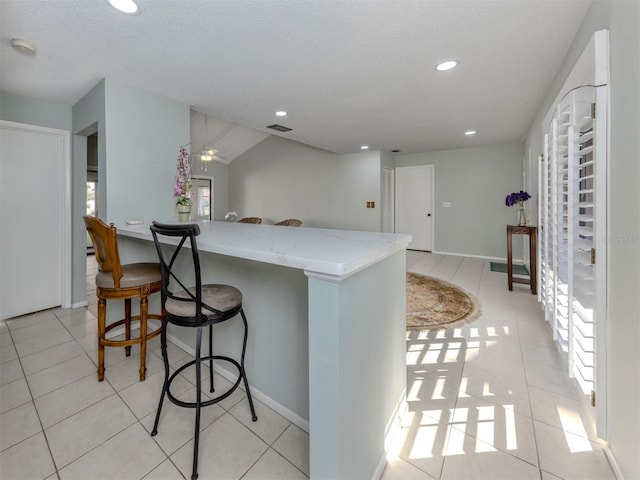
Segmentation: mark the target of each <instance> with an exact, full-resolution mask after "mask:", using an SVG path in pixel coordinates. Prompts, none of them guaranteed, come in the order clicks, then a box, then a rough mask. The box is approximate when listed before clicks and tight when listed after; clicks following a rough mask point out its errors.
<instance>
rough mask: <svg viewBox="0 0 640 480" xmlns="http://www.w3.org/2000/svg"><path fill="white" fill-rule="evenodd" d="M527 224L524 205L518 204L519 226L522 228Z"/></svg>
mask: <svg viewBox="0 0 640 480" xmlns="http://www.w3.org/2000/svg"><path fill="white" fill-rule="evenodd" d="M526 224H527V215H526V213H525V211H524V203H523V202H519V203H518V225H519V226H521V227H522V226H524V225H526Z"/></svg>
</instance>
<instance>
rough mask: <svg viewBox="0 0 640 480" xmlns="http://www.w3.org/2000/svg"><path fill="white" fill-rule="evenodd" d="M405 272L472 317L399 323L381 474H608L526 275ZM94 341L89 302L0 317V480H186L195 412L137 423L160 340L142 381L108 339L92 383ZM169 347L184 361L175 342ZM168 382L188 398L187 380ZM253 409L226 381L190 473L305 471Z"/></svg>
mask: <svg viewBox="0 0 640 480" xmlns="http://www.w3.org/2000/svg"><path fill="white" fill-rule="evenodd" d="M89 258H90V259H91V257H89ZM90 265H91V263H90ZM91 268H92V267H89V271H91V270H90V269H91ZM407 269H408V270H409V271H412V272H416V273H423V274H428V275H432V276H436V277H439V278H442V279H444V280H447V281H449V282H452V283H455V284H457V285H459V286H461V287H463V288H464V289H466V290H467V291H469V292H470V293H472V294H474V295H475V296H476V297H477V298H478V299H479V301H480V303H481V305H482V316H481V317H480V318H479V319H478V320H476V321H475V322H474V323H473V324H471V325H469V326H465V327H462V328H458V329H452V330H439V331H429V332H408V334H407V394H408V403H409V412H408V413H407V414H406V415H405V416H404V418H403V422H402V428H401V431H400V432H399V433H398V435H397V436H396V438H395V441H394V443H393V445H392V448H391V452H390V454H389V457H388V465H387V468H386V469H385V472H384V474H383V479H384V480H392V479H434V478H435V479H453V478H458V479H466V478H474V479H475V478H491V479H497V478H505V479H507V478H508V479H517V478H535V479H543V480H551V479H556V478H567V479H570V478H575V479H583V478H597V479H607V478H614V475H613V473H612V470H611V468H610V467H609V464H608V462H607V460H606V457H605V455H604V453H603V449H602V446H601V445H600V444H599V442H598V440H597V438H596V437H595V434H594V432H593V428H592V427H591V423H590V422H589V420H588V419H589V417H588V416H587V415H586V413H585V410H584V409H585V408H588V407H584V406H583V402H581V401H580V399H579V397H578V396H577V395H576V393H575V389H574V387H573V385H572V384H571V382H570V381H569V380H568V379H567V378H566V375H565V374H564V371H563V370H562V357H561V356H560V355H559V354H558V352H557V350H556V349H555V346H554V343H553V341H552V339H551V333H550V330H549V329H548V327H547V325H546V324H545V322H544V321H543V319H542V312H541V310H540V308H539V306H538V304H537V303H536V299H535V296H534V295H531V294H530V293H529V292H528V290H527V288H526V287H525V286H523V285H515V286H514V291H513V292H508V291H507V288H506V276H505V274H500V273H496V272H491V271H490V268H489V262H488V261H485V260H481V259H474V258H466V257H453V256H443V255H436V254H423V253H418V252H408V255H407ZM93 274H94V273H93V271H91V273H89V279H88V289H89V291H90V292H91V293H93V288H94V287H93V285H92V284H91V277H92V276H93ZM92 308H93V310H92ZM92 312H93V313H92ZM96 351H97V343H96V320H95V301H94V300H93V299H91V297H89V306H88V308H86V309H84V308H83V309H76V310H63V309H53V310H48V311H44V312H39V313H36V314H33V315H27V316H24V317H20V318H16V319H12V320H8V321H6V322H0V477H1V478H2V479H3V480H34V479H47V480H49V479H57V478H59V479H74V478H79V479H80V478H81V479H96V480H101V479H113V478H122V479H127V480H130V479H147V480H155V479H182V478H189V477H190V472H191V452H192V448H193V432H192V425H193V412H192V411H191V410H188V409H183V408H179V407H176V406H174V405H173V404H171V403H168V402H165V406H164V413H163V417H162V422H161V428H160V431H159V433H158V435H157V436H156V437H151V436H150V435H149V433H148V432H149V430H150V429H151V426H152V424H153V420H154V414H155V408H156V406H157V400H158V396H159V391H160V388H161V383H162V368H163V367H162V361H161V357H160V349H159V342H158V339H154V341H153V342H152V345H151V346H150V350H149V352H148V359H147V368H148V370H147V380H146V381H145V382H138V379H137V375H138V365H137V364H138V359H137V357H136V355H135V353H132V356H131V357H129V358H126V357H124V355H121V356H120V355H117V351H115V350H112V351H111V350H108V351H107V355H108V361H109V362H110V363H109V368H108V369H107V373H106V380H105V382H102V383H98V382H97V379H96V373H95V370H96V365H95V358H96ZM171 355H172V359H174V360H175V361H176V362H178V361H180V360H182V359H184V358H186V356H187V354H186V353H184V352H182V351H181V350H179V349H178V348H177V347H175V346H171ZM218 381H219V382H222V383H224V382H226V380H225V379H223V378H219V379H218ZM176 385H177V387H178V388H179V389H180V390H182V396H183V398H193V396H194V391H195V387H194V381H193V379H192V378H190V377H189V375H186V374H185V375H184V376H183V378H181V379H180V382H179V383H177V384H176ZM256 408H257V413H258V417H259V421H258V422H256V423H253V422H251V420H250V418H249V409H248V406H247V402H246V399H245V396H244V394H243V393H242V392H240V391H237V392H235V393H234V395H232V396H231V397H229V398H227V399H225V401H223V402H221V403H220V404H219V405H215V406H211V407H207V408H206V409H204V410H203V419H202V428H201V431H202V433H201V437H200V439H201V440H200V441H201V447H200V448H201V450H200V451H201V456H200V468H199V471H200V478H201V479H203V480H205V479H209V478H224V479H245V480H250V479H254V480H258V479H268V478H281V479H304V478H307V477H308V473H309V461H308V435H307V433H306V432H304V431H302V430H301V429H300V428H298V427H296V426H295V425H293V424H291V423H290V422H288V421H287V420H286V419H284V418H283V417H281V416H280V415H278V414H277V413H276V412H274V411H273V410H271V409H269V408H268V407H267V406H265V405H264V404H262V403H260V402H256Z"/></svg>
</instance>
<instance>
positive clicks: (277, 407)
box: [167, 334, 309, 433]
mask: <svg viewBox="0 0 640 480" xmlns="http://www.w3.org/2000/svg"><path fill="white" fill-rule="evenodd" d="M167 339H168V340H170V341H171V343H173V344H174V345H176V346H177V347H180V348H181V349H182V350H184V351H185V352H187V353H188V354H190V355H192V356H195V354H196V351H195V349H194V348H193V347H191V346H189V345H187V344H186V343H184V342H183V341H181V340H179V339H178V338H176V337H174V336H173V335H171V334H168V335H167ZM216 372H217V373H219V374H220V375H222V376H223V377H224V378H226V379H227V380H229V381H231V382H235V380H236V375H234V374H233V373H231V372H230V371H229V370H227V369H225V368H223V367H221V366H219V365H218V366H216ZM249 386H250V387H251V396H252V397H253V398H255V399H256V400H259V401H261V402H262V403H264V404H265V405H266V406H267V407H269V408H271V409H272V410H273V411H275V412H276V413H278V414H280V415H282V416H283V417H284V418H286V419H287V420H289V421H290V422H291V423H293V424H294V425H296V426H298V427H300V428H301V429H302V430H304V431H305V432H307V433H309V420H306V419H304V418H302V417H301V416H299V415H298V414H297V413H294V412H292V411H291V410H289V409H288V408H287V407H285V406H283V405H281V404H279V403H278V402H276V401H275V400H274V399H272V398H271V397H269V396H267V395H266V394H264V393H263V392H261V391H260V390H258V389H257V388H255V387H254V386H253V385H249Z"/></svg>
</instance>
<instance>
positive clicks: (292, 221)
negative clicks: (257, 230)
mask: <svg viewBox="0 0 640 480" xmlns="http://www.w3.org/2000/svg"><path fill="white" fill-rule="evenodd" d="M276 225H279V226H281V227H299V226H300V225H302V220H298V219H297V218H287V219H286V220H282V221H281V222H278V223H276Z"/></svg>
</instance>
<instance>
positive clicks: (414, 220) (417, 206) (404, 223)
mask: <svg viewBox="0 0 640 480" xmlns="http://www.w3.org/2000/svg"><path fill="white" fill-rule="evenodd" d="M395 221H396V232H397V233H406V234H409V235H411V236H412V237H413V240H412V241H411V243H410V244H409V247H408V248H409V249H411V250H424V251H429V252H430V251H431V250H432V249H433V233H434V231H433V165H420V166H415V167H398V168H396V215H395Z"/></svg>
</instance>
